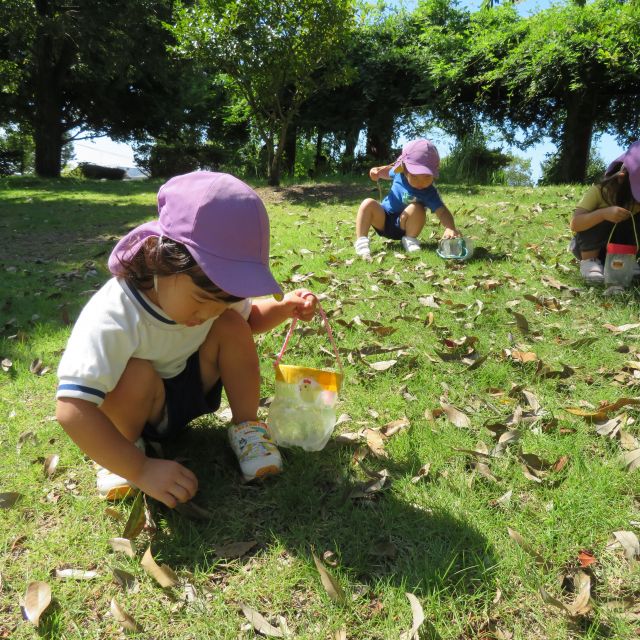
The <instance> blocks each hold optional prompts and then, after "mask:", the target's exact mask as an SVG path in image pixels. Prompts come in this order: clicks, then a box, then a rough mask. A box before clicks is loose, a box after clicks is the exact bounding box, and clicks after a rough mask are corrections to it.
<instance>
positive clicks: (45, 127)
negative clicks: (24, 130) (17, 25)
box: [33, 0, 63, 178]
mask: <svg viewBox="0 0 640 640" xmlns="http://www.w3.org/2000/svg"><path fill="white" fill-rule="evenodd" d="M37 8H38V12H39V13H40V15H41V17H42V20H41V23H40V26H39V27H38V33H37V34H36V41H35V45H34V46H35V52H34V53H35V56H34V57H35V61H36V70H35V78H34V81H35V82H34V101H35V113H34V118H35V120H34V122H33V130H34V141H35V147H36V150H35V169H36V173H37V174H38V175H39V176H42V177H45V178H59V177H60V169H61V162H60V157H61V154H62V144H63V126H62V89H61V86H60V69H59V68H58V64H57V63H56V59H55V52H54V46H53V36H52V35H51V34H50V33H49V32H48V27H49V24H48V19H49V18H50V15H49V13H50V11H51V7H50V4H49V3H48V2H45V1H42V0H41V1H40V2H38V3H37Z"/></svg>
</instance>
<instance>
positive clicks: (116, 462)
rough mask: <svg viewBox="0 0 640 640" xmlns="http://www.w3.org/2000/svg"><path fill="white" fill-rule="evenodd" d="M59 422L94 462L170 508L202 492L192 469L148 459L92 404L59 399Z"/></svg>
mask: <svg viewBox="0 0 640 640" xmlns="http://www.w3.org/2000/svg"><path fill="white" fill-rule="evenodd" d="M56 418H57V419H58V422H59V423H60V424H61V426H62V428H63V429H64V430H65V431H66V432H67V434H68V435H69V437H70V438H71V439H72V440H73V441H74V442H75V443H76V444H77V445H78V446H79V447H80V449H82V451H84V453H86V454H87V455H88V456H89V457H90V458H91V459H92V460H95V461H96V462H97V463H98V464H99V465H101V466H103V467H105V468H107V469H109V471H112V472H113V473H116V474H118V475H119V476H122V477H123V478H125V479H126V480H128V481H129V482H131V483H132V484H134V485H135V486H136V487H138V488H139V489H141V490H142V491H144V493H146V494H148V495H150V496H151V497H152V498H155V499H156V500H160V501H161V502H164V504H166V505H167V506H168V507H175V506H176V504H177V503H178V502H187V501H188V500H190V499H191V498H192V497H193V496H194V495H195V493H196V491H197V490H198V480H197V478H196V477H195V475H194V474H193V473H192V472H191V471H189V469H187V468H186V467H183V466H182V465H181V464H179V463H177V462H174V461H173V460H157V459H154V458H147V456H145V454H144V453H143V452H142V451H140V449H138V448H137V447H136V446H135V445H134V444H133V443H132V442H129V441H128V440H127V439H126V438H125V437H124V436H123V435H122V434H121V433H120V432H119V431H118V430H117V429H116V427H115V425H114V424H113V423H112V422H111V420H109V418H108V417H107V416H106V415H105V414H104V413H103V412H102V411H100V409H99V408H98V406H97V405H95V404H93V403H92V402H88V401H87V400H81V399H79V398H59V399H58V401H57V405H56Z"/></svg>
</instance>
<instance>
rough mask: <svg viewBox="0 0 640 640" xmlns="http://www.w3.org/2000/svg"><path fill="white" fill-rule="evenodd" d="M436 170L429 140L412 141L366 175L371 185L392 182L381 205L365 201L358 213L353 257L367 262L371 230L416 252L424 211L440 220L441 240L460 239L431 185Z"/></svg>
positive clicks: (436, 159)
mask: <svg viewBox="0 0 640 640" xmlns="http://www.w3.org/2000/svg"><path fill="white" fill-rule="evenodd" d="M439 168H440V156H439V155H438V150H437V149H436V147H435V145H434V144H433V143H432V142H430V141H429V140H413V141H411V142H409V143H407V144H406V145H405V146H404V147H403V148H402V153H401V154H400V156H399V157H398V158H397V159H396V161H395V162H393V163H391V164H388V165H386V166H384V167H373V168H372V169H371V170H370V171H369V177H370V178H371V179H372V180H373V181H375V182H377V181H378V180H380V179H381V178H382V179H383V180H392V181H393V182H392V183H391V190H390V191H389V193H388V194H387V195H386V197H385V198H384V199H383V200H382V202H378V201H377V200H374V199H373V198H367V199H366V200H364V201H363V202H362V204H361V205H360V208H359V209H358V215H357V217H356V241H355V244H354V246H355V250H356V254H357V255H359V256H360V257H361V258H364V259H365V260H369V259H370V258H371V248H370V247H369V229H370V228H371V227H373V228H374V230H375V231H376V233H377V234H378V235H380V236H384V237H385V238H392V239H394V240H400V241H401V242H402V246H403V247H404V250H405V251H407V252H408V253H414V252H415V251H419V250H420V242H419V241H418V236H419V235H420V232H421V231H422V228H423V227H424V225H425V222H426V219H427V214H426V209H431V211H433V213H435V215H436V216H437V217H438V220H440V223H441V224H442V226H443V227H444V234H443V236H442V237H443V238H455V237H458V236H459V235H460V233H459V232H458V230H457V229H456V225H455V222H454V221H453V216H452V215H451V212H450V211H449V209H447V207H446V206H445V205H444V202H442V198H440V194H439V193H438V190H437V189H436V187H435V186H434V184H433V182H434V180H435V179H436V178H437V177H438V171H439Z"/></svg>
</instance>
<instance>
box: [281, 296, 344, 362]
mask: <svg viewBox="0 0 640 640" xmlns="http://www.w3.org/2000/svg"><path fill="white" fill-rule="evenodd" d="M306 296H313V293H307V294H306ZM306 296H304V297H305V298H306ZM313 297H314V298H315V296H313ZM316 310H317V311H318V313H319V314H320V317H321V318H322V321H323V323H324V328H325V329H326V330H327V335H328V336H329V341H330V342H331V346H332V347H333V353H334V355H335V356H336V362H337V363H338V368H339V369H340V373H343V372H344V369H343V368H342V361H341V360H340V354H339V353H338V347H337V346H336V341H335V340H334V339H333V332H332V331H331V325H330V324H329V319H328V318H327V314H326V313H325V312H324V309H323V308H322V306H321V305H320V302H319V301H318V300H317V298H316ZM296 324H298V318H293V320H292V321H291V326H290V327H289V331H287V337H286V338H285V339H284V344H283V345H282V349H280V353H279V354H278V355H277V357H276V361H275V362H274V363H273V366H274V367H277V366H278V365H279V364H280V360H282V356H284V352H285V351H286V349H287V345H288V344H289V340H290V339H291V336H292V335H293V330H294V329H295V326H296Z"/></svg>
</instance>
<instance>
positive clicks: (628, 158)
mask: <svg viewBox="0 0 640 640" xmlns="http://www.w3.org/2000/svg"><path fill="white" fill-rule="evenodd" d="M620 162H622V164H623V165H624V168H625V169H626V170H627V173H628V174H629V183H630V184H631V193H632V194H633V199H634V200H635V201H636V202H640V140H639V141H638V142H634V143H633V144H632V145H631V146H630V147H629V148H628V149H627V150H626V151H625V152H624V153H623V154H622V155H621V156H619V157H618V158H616V159H615V160H614V161H613V162H612V163H611V164H610V165H609V166H608V167H607V172H606V175H609V174H610V173H613V170H614V168H615V166H616V165H617V164H619V163H620Z"/></svg>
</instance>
